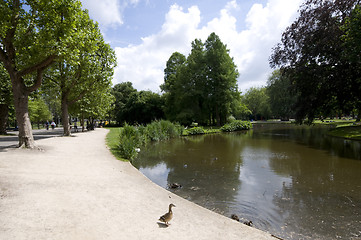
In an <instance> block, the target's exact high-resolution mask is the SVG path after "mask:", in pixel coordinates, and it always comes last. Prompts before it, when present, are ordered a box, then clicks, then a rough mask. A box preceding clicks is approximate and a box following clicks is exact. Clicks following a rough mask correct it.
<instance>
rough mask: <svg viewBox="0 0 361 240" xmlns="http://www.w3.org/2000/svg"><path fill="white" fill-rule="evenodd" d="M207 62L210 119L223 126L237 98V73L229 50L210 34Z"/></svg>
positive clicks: (206, 47)
mask: <svg viewBox="0 0 361 240" xmlns="http://www.w3.org/2000/svg"><path fill="white" fill-rule="evenodd" d="M205 49H206V56H205V58H206V62H207V73H206V74H207V84H208V86H207V88H208V91H209V94H208V96H209V98H208V99H207V102H208V103H209V109H210V110H211V111H212V114H211V118H213V121H212V122H213V123H214V119H215V120H216V123H217V125H223V124H224V123H225V122H226V119H227V117H228V116H229V114H230V111H231V104H232V102H233V101H234V100H235V99H237V97H238V96H239V93H238V86H237V77H238V76H239V73H238V71H237V67H236V65H235V64H234V62H233V58H231V57H230V56H229V50H228V49H227V46H226V45H224V44H223V43H222V42H221V40H220V38H219V37H218V36H217V35H216V34H215V33H211V34H210V35H209V37H208V38H207V40H206V42H205Z"/></svg>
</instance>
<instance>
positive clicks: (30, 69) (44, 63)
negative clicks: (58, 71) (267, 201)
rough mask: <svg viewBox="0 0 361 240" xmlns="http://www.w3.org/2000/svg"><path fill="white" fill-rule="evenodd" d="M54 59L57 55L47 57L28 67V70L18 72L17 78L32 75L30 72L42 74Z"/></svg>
mask: <svg viewBox="0 0 361 240" xmlns="http://www.w3.org/2000/svg"><path fill="white" fill-rule="evenodd" d="M56 58H57V55H55V54H52V55H50V56H48V57H47V58H45V59H44V60H43V61H41V62H39V63H37V64H35V65H33V66H31V67H28V68H25V69H23V70H21V71H19V73H18V76H19V77H23V76H25V75H27V74H29V73H32V72H34V71H38V70H41V72H42V71H43V70H44V69H45V68H47V67H48V66H50V65H51V64H52V63H53V62H54V61H55V59H56Z"/></svg>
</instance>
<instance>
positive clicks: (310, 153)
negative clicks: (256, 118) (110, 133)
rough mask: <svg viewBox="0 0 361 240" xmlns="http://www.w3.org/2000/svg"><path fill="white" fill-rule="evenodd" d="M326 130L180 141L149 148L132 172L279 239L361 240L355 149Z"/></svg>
mask: <svg viewBox="0 0 361 240" xmlns="http://www.w3.org/2000/svg"><path fill="white" fill-rule="evenodd" d="M290 126H291V127H290ZM326 131H328V129H326V128H319V127H305V126H300V127H295V126H292V125H285V124H275V125H270V124H265V125H261V124H258V125H255V127H254V129H253V130H250V131H245V132H237V133H228V134H213V135H203V136H195V137H182V138H178V139H172V140H169V141H164V142H160V143H150V144H149V145H147V147H146V148H144V149H142V151H141V152H140V154H139V155H138V157H137V159H135V160H134V161H133V165H134V166H136V167H137V168H138V169H139V170H140V171H141V172H142V173H143V174H144V175H146V176H147V177H148V178H150V179H151V180H152V181H153V182H155V183H157V184H158V185H160V186H162V187H164V188H167V189H169V190H170V191H172V192H174V193H175V194H177V195H179V196H181V197H183V198H185V199H188V200H190V201H192V202H194V203H197V204H199V205H201V206H203V207H206V208H208V209H210V210H213V211H215V212H218V213H220V214H223V215H225V216H227V217H230V216H231V215H232V214H236V215H237V216H238V217H239V218H240V219H241V221H250V220H251V221H252V222H253V225H254V227H255V228H258V229H261V230H264V231H268V232H269V233H271V234H274V235H276V236H278V237H281V238H285V239H361V227H360V226H361V143H360V142H358V141H348V140H344V139H339V138H331V137H327V136H325V135H324V133H325V132H326ZM172 183H178V184H180V185H182V187H181V188H177V189H171V188H169V185H170V184H172Z"/></svg>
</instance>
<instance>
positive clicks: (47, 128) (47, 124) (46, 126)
mask: <svg viewBox="0 0 361 240" xmlns="http://www.w3.org/2000/svg"><path fill="white" fill-rule="evenodd" d="M45 128H46V130H49V121H48V120H46V123H45Z"/></svg>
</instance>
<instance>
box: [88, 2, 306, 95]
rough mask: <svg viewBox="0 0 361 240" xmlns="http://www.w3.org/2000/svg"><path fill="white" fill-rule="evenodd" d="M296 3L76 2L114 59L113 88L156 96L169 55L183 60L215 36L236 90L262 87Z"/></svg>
mask: <svg viewBox="0 0 361 240" xmlns="http://www.w3.org/2000/svg"><path fill="white" fill-rule="evenodd" d="M301 3H302V0H228V1H227V0H198V1H195V0H102V1H99V0H82V4H83V7H84V8H86V9H88V10H89V14H90V16H91V18H92V19H93V20H95V21H97V22H98V23H99V26H100V28H101V31H102V33H103V35H104V38H105V40H106V41H107V42H108V43H109V44H110V45H111V46H112V47H113V49H114V50H115V52H116V55H117V59H118V66H117V67H116V69H115V74H114V79H113V84H117V83H120V82H127V81H130V82H132V83H133V86H134V87H135V88H136V89H138V90H151V91H153V92H160V89H159V85H160V84H162V83H163V77H164V76H163V70H164V68H165V64H166V62H167V60H168V59H169V57H170V56H171V54H172V53H173V52H175V51H178V52H180V53H182V54H184V55H186V56H187V55H188V54H189V52H190V49H191V42H192V41H193V40H194V39H195V38H201V39H202V40H203V41H205V39H206V38H207V37H208V35H209V34H210V33H211V32H215V33H216V34H217V35H218V36H219V37H220V38H221V40H222V42H223V43H225V44H226V45H227V47H228V49H229V50H230V55H231V56H232V57H233V58H234V61H235V63H236V65H237V68H238V71H239V72H240V77H239V78H238V86H239V89H240V91H242V92H245V91H246V90H247V89H249V88H250V87H259V86H264V85H265V84H266V82H267V78H268V76H269V75H270V73H271V72H272V69H270V67H269V66H268V58H269V55H270V54H271V51H272V47H274V46H275V44H277V43H278V42H279V41H280V39H281V34H282V32H283V31H284V29H285V28H286V27H287V26H289V25H290V24H291V23H292V22H293V21H294V20H295V19H296V17H297V14H298V13H297V10H298V8H299V6H300V4H301Z"/></svg>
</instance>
